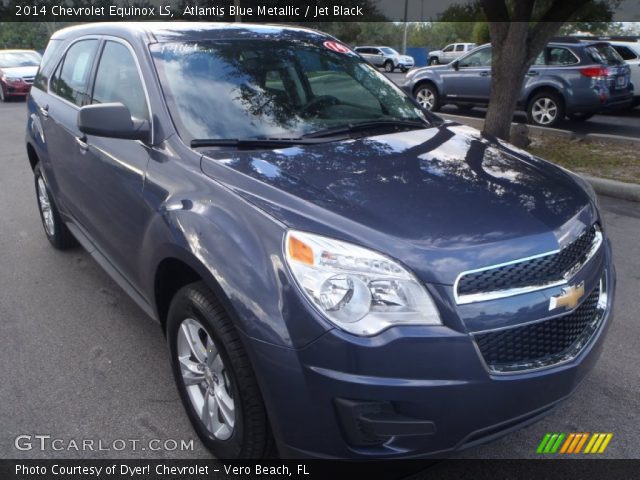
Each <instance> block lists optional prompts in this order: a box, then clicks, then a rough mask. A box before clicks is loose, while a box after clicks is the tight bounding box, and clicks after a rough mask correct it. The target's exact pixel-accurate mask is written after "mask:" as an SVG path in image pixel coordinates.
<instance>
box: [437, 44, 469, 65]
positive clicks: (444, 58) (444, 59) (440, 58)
mask: <svg viewBox="0 0 640 480" xmlns="http://www.w3.org/2000/svg"><path fill="white" fill-rule="evenodd" d="M474 48H476V44H475V43H451V44H449V45H447V46H446V47H444V48H443V49H442V50H433V51H431V52H429V65H440V64H447V63H451V62H453V61H454V60H455V59H456V58H458V57H459V56H460V55H462V54H463V53H467V52H468V51H470V50H473V49H474Z"/></svg>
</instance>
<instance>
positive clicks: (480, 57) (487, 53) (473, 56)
mask: <svg viewBox="0 0 640 480" xmlns="http://www.w3.org/2000/svg"><path fill="white" fill-rule="evenodd" d="M458 66H460V67H490V66H491V49H490V48H483V49H481V50H478V51H477V52H473V53H470V54H469V55H467V56H466V57H464V58H463V59H461V60H460V61H459V63H458Z"/></svg>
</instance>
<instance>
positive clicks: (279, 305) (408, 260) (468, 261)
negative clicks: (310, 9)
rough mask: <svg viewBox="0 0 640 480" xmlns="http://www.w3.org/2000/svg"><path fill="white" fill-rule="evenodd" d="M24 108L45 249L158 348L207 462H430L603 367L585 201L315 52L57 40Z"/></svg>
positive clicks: (606, 280)
mask: <svg viewBox="0 0 640 480" xmlns="http://www.w3.org/2000/svg"><path fill="white" fill-rule="evenodd" d="M27 106H28V123H27V133H26V149H27V154H28V160H29V164H30V166H31V168H32V169H33V173H34V182H35V188H36V197H37V204H38V208H39V211H40V216H41V219H42V223H43V227H44V232H45V235H46V237H47V238H48V240H49V242H50V243H51V244H52V246H53V247H55V248H59V249H63V248H69V247H71V246H73V245H75V243H76V242H79V243H80V244H81V245H82V246H83V247H85V248H86V249H87V250H88V251H89V252H90V254H91V255H92V257H93V258H94V259H95V260H96V261H97V262H98V263H99V264H100V265H101V266H102V267H104V269H105V270H106V271H107V273H109V274H110V275H111V276H112V277H113V278H114V279H115V280H116V282H118V284H119V285H120V286H122V288H123V289H124V290H125V291H127V292H128V293H129V294H130V295H131V297H132V298H133V300H135V301H136V302H137V303H138V305H140V307H141V308H142V309H143V310H144V311H145V312H146V313H148V314H149V316H151V317H152V318H154V319H155V320H157V321H158V322H159V324H160V325H161V327H162V329H163V331H164V333H165V335H166V338H167V343H168V346H169V353H170V357H171V365H172V369H173V373H174V375H175V379H176V382H177V387H178V391H179V394H180V398H181V399H182V402H183V403H184V406H185V409H186V411H187V414H188V416H189V419H190V420H191V422H192V424H193V426H194V429H195V430H196V432H197V434H198V435H199V436H200V438H201V439H202V441H203V443H204V445H206V446H207V447H208V448H209V449H210V450H211V451H212V452H213V454H214V455H215V456H216V457H217V458H239V457H251V458H255V457H261V456H263V455H268V454H271V453H272V452H273V445H275V446H276V447H277V451H278V452H279V454H280V455H281V456H284V457H322V458H360V459H363V458H394V457H415V456H422V455H429V454H437V455H445V454H447V453H450V452H452V451H455V450H457V449H460V448H464V447H466V446H469V445H471V444H477V443H479V442H483V441H488V440H490V439H493V438H496V437H497V436H499V435H502V434H506V433H508V432H510V431H513V430H514V429H517V428H519V427H521V426H524V425H527V424H529V423H531V422H532V421H534V420H536V419H538V418H541V417H542V416H543V415H545V414H546V413H547V412H549V411H551V410H552V409H553V408H554V407H555V406H557V405H558V403H559V402H560V401H561V400H563V399H565V398H566V397H568V396H569V395H570V394H571V393H572V392H573V391H574V389H575V388H576V387H577V386H578V385H579V384H580V382H581V381H582V380H583V379H584V377H585V376H586V375H587V374H588V372H589V371H590V370H591V369H592V367H593V365H594V363H595V362H596V360H597V358H598V356H599V354H600V351H601V348H602V344H603V339H604V336H605V332H606V330H607V328H608V326H609V324H610V323H611V320H612V313H611V312H612V305H613V302H614V291H615V271H614V268H613V264H612V257H611V246H610V242H609V240H608V239H607V237H606V231H605V229H604V225H603V223H602V218H601V216H600V213H599V209H598V203H597V199H596V196H595V193H594V192H593V190H592V189H591V188H590V186H589V185H588V184H587V183H586V182H585V181H584V180H582V179H581V178H580V177H578V176H576V175H574V174H572V173H571V172H569V171H567V170H564V169H562V168H559V167H557V166H555V165H553V164H551V163H548V162H546V161H544V160H541V159H539V158H536V157H534V156H531V155H529V154H527V153H525V152H523V151H520V150H518V149H516V148H515V147H512V146H510V145H509V144H507V143H503V142H500V141H497V140H495V139H492V138H488V137H483V136H482V135H481V134H480V132H478V131H477V130H474V129H472V128H469V127H465V126H462V125H460V124H457V123H453V122H443V121H442V120H441V119H440V118H438V117H437V116H435V115H433V114H431V113H429V112H426V111H424V110H422V109H418V108H416V105H415V102H414V100H413V99H411V98H410V97H408V96H407V95H405V94H404V93H403V92H402V91H401V90H400V89H399V88H398V87H396V86H395V84H393V82H391V81H389V80H388V79H387V78H386V77H385V76H384V75H382V74H381V73H380V72H378V71H377V70H376V69H374V68H372V67H371V66H370V65H369V64H368V63H367V62H365V61H363V60H362V58H361V57H360V56H359V55H357V54H355V53H354V52H353V51H352V50H350V49H349V48H348V47H346V46H345V45H343V44H341V43H340V42H337V41H336V40H335V39H333V38H332V37H330V36H327V35H325V34H322V33H319V32H316V31H313V30H308V29H304V28H298V27H295V28H293V27H277V26H272V25H269V26H260V25H250V24H245V23H242V24H234V25H228V24H222V25H220V24H206V23H203V24H199V23H190V22H187V23H184V24H182V23H178V22H176V23H167V24H163V23H155V22H149V23H145V24H142V23H140V24H129V23H112V24H96V23H94V24H85V25H79V26H74V27H69V28H66V29H63V30H60V31H58V32H56V33H55V34H54V35H53V37H52V39H51V41H50V42H49V45H48V47H47V50H46V53H45V61H43V64H42V66H41V68H40V71H39V73H38V77H37V79H36V82H35V83H34V88H33V90H32V92H31V95H30V96H29V100H28V102H27ZM63 348H64V347H63ZM110 394H113V395H117V392H114V393H110V392H105V395H110ZM96 414H102V415H105V418H108V417H109V412H106V411H103V410H100V411H97V413H96ZM156 421H157V422H162V419H161V418H159V419H156Z"/></svg>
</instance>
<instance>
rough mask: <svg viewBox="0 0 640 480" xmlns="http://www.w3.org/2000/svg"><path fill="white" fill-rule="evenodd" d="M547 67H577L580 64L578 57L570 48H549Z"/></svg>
mask: <svg viewBox="0 0 640 480" xmlns="http://www.w3.org/2000/svg"><path fill="white" fill-rule="evenodd" d="M546 54H547V65H575V64H576V63H579V60H578V59H577V58H576V56H575V55H574V54H573V53H571V50H569V49H568V48H562V47H548V48H547V51H546Z"/></svg>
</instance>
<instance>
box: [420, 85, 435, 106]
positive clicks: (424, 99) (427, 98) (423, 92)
mask: <svg viewBox="0 0 640 480" xmlns="http://www.w3.org/2000/svg"><path fill="white" fill-rule="evenodd" d="M435 98H436V97H435V95H434V93H433V92H432V91H431V90H430V89H428V88H421V89H420V90H418V92H417V93H416V100H417V101H418V103H419V104H420V106H421V107H422V108H424V109H426V110H431V109H432V108H433V104H434V103H435Z"/></svg>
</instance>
